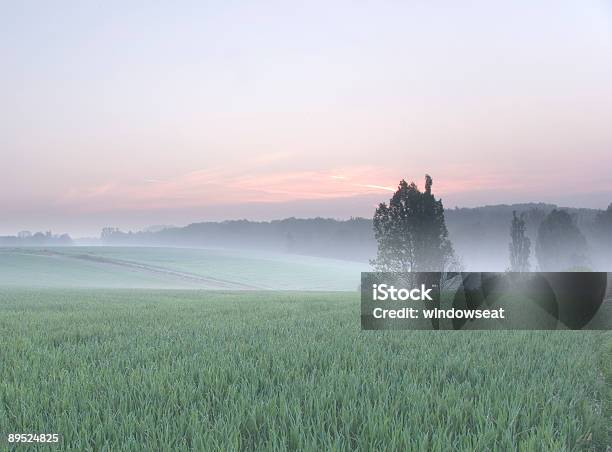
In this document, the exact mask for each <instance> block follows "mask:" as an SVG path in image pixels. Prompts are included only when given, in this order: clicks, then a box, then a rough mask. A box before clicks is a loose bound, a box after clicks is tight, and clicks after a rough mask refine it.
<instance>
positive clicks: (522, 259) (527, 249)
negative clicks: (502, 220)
mask: <svg viewBox="0 0 612 452" xmlns="http://www.w3.org/2000/svg"><path fill="white" fill-rule="evenodd" d="M526 230H527V228H526V227H525V213H521V214H520V216H517V215H516V210H513V211H512V224H511V226H510V237H511V239H512V241H511V242H510V271H513V272H528V271H529V255H530V253H531V240H529V237H527V236H526V235H525V232H526Z"/></svg>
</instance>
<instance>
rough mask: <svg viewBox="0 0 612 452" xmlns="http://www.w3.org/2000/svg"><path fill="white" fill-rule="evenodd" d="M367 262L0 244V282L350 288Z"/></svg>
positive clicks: (227, 252)
mask: <svg viewBox="0 0 612 452" xmlns="http://www.w3.org/2000/svg"><path fill="white" fill-rule="evenodd" d="M368 269H369V266H368V264H366V263H359V262H350V261H340V260H336V259H326V258H317V257H309V256H297V255H289V254H280V253H264V252H255V251H244V250H220V249H204V248H172V247H106V246H105V247H102V246H92V247H83V246H73V247H46V248H45V247H14V248H2V247H0V287H5V286H12V287H19V286H22V287H89V288H146V289H167V288H174V289H213V290H216V289H225V290H244V289H246V290H327V291H336V290H356V289H357V287H358V285H359V280H360V278H359V277H360V272H362V271H368Z"/></svg>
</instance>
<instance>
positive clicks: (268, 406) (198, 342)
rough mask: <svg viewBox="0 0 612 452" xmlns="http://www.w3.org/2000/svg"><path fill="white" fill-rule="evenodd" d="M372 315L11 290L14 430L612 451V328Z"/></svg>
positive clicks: (4, 315)
mask: <svg viewBox="0 0 612 452" xmlns="http://www.w3.org/2000/svg"><path fill="white" fill-rule="evenodd" d="M359 311H360V310H359V300H358V295H357V293H356V291H355V292H345V293H319V292H265V291H258V292H251V291H238V292H236V291H228V292H214V291H200V290H143V289H132V290H125V289H74V288H73V289H36V288H29V289H22V288H10V287H2V288H0V332H1V333H0V334H1V335H2V346H1V347H0V433H2V434H3V435H6V434H7V433H9V432H44V433H60V434H61V435H63V442H62V446H63V448H65V449H74V450H96V451H97V450H113V451H114V450H169V449H175V450H189V449H193V450H237V449H246V450H253V449H257V450H262V449H263V450H298V449H299V450H301V449H306V450H326V451H327V450H354V449H357V450H402V451H404V450H423V451H430V450H438V451H447V450H453V449H454V450H533V451H540V450H551V451H553V450H554V451H559V450H606V448H608V449H609V448H610V447H611V444H612V443H611V442H610V425H612V419H611V411H610V407H611V403H612V400H610V397H611V394H612V392H611V389H610V385H611V383H612V367H611V362H612V335H611V333H609V332H588V331H587V332H578V331H577V332H407V331H389V332H362V331H360V329H359V325H360V322H359ZM4 441H5V440H4ZM0 447H5V448H6V447H8V445H7V443H6V441H5V442H4V443H0ZM19 447H22V446H19ZM18 450H21V449H18ZM24 450H25V449H24Z"/></svg>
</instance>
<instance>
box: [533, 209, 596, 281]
mask: <svg viewBox="0 0 612 452" xmlns="http://www.w3.org/2000/svg"><path fill="white" fill-rule="evenodd" d="M536 256H537V258H538V264H539V266H540V270H542V271H563V270H569V269H571V268H575V267H580V266H584V265H586V263H587V262H588V258H587V242H586V239H585V238H584V235H582V232H580V229H579V228H578V226H576V224H574V221H573V220H572V217H571V216H570V214H569V213H567V212H566V211H565V210H557V209H554V210H553V211H552V212H550V213H549V214H548V215H547V216H546V218H545V219H544V221H542V223H541V224H540V227H539V228H538V238H537V242H536Z"/></svg>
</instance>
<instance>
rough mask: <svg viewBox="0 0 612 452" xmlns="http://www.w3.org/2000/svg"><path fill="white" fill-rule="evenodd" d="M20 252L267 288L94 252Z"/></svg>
mask: <svg viewBox="0 0 612 452" xmlns="http://www.w3.org/2000/svg"><path fill="white" fill-rule="evenodd" d="M19 252H20V253H22V254H31V255H38V256H54V257H61V258H66V259H76V260H82V261H87V262H93V263H97V264H103V265H113V266H118V267H123V268H126V269H129V270H134V271H139V272H143V273H153V274H157V275H162V276H168V277H171V278H175V279H179V280H181V281H185V282H191V283H197V284H205V285H206V286H208V288H218V289H232V290H236V289H240V290H261V289H265V288H264V287H261V286H256V285H252V284H245V283H241V282H238V281H231V280H227V279H220V278H214V277H211V276H204V275H198V274H196V273H189V272H182V271H178V270H172V269H169V268H165V267H159V266H155V265H149V264H145V263H142V262H136V261H129V260H124V259H115V258H110V257H102V256H96V255H93V254H70V253H61V252H59V251H53V250H50V249H42V250H24V249H23V248H22V249H19Z"/></svg>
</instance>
